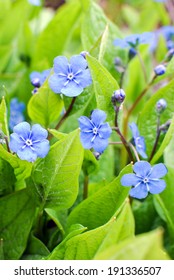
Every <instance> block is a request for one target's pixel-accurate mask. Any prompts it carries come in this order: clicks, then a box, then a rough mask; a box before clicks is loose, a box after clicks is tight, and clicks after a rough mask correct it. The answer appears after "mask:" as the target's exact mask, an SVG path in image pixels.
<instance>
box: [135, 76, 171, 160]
mask: <svg viewBox="0 0 174 280" xmlns="http://www.w3.org/2000/svg"><path fill="white" fill-rule="evenodd" d="M173 91H174V80H172V81H171V82H170V83H169V84H168V85H167V86H165V87H163V88H160V89H159V90H158V91H157V92H156V93H155V94H154V95H153V96H152V97H151V98H150V100H149V101H148V102H147V103H146V105H145V106H144V109H143V110H142V112H141V113H140V114H139V118H138V127H139V130H140V134H141V135H142V136H144V137H145V143H146V148H147V154H148V155H150V153H151V151H152V148H153V146H154V143H155V139H156V129H157V114H156V109H155V105H156V102H157V101H158V100H159V99H161V98H164V99H165V100H166V102H167V108H166V109H165V111H164V112H163V113H162V114H161V118H160V123H161V124H164V123H166V122H167V121H168V120H169V119H171V118H172V117H173V107H174V98H173ZM172 131H173V123H172V126H171V129H169V131H168V135H166V138H164V144H163V145H162V147H161V148H160V152H159V154H158V155H156V157H155V158H154V160H153V162H154V161H155V160H157V159H158V158H159V156H160V155H161V153H162V152H163V150H164V148H165V145H167V144H168V143H169V141H170V139H171V137H172ZM161 136H163V135H161ZM162 141H163V137H161V138H160V141H159V145H158V148H159V146H160V145H161V142H162ZM157 150H158V149H157Z"/></svg>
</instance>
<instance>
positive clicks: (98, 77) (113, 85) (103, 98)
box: [87, 56, 118, 121]
mask: <svg viewBox="0 0 174 280" xmlns="http://www.w3.org/2000/svg"><path fill="white" fill-rule="evenodd" d="M87 61H88V65H89V69H90V71H91V75H92V79H93V84H94V91H95V96H96V101H97V108H99V109H101V110H103V111H106V112H107V113H108V120H109V121H110V120H111V119H113V116H114V109H113V107H112V105H111V96H112V94H113V92H114V91H115V90H116V89H118V84H117V82H116V80H115V79H114V78H113V77H112V76H111V74H110V73H109V72H108V71H107V70H106V68H104V67H103V66H102V65H101V64H100V63H99V62H98V61H97V60H96V59H95V58H93V57H91V56H88V57H87Z"/></svg>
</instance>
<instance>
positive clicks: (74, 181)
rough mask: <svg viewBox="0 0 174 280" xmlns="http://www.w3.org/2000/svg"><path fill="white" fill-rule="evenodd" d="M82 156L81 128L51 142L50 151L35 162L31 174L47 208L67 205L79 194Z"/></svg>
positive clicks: (58, 207)
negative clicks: (52, 143) (53, 142)
mask: <svg viewBox="0 0 174 280" xmlns="http://www.w3.org/2000/svg"><path fill="white" fill-rule="evenodd" d="M82 160H83V147H82V145H81V143H80V138H79V130H75V131H73V132H72V133H70V134H68V135H67V136H66V137H64V138H62V139H61V140H60V141H58V142H56V143H55V144H54V145H52V146H51V149H50V151H49V153H48V155H47V156H46V157H45V158H44V159H41V160H40V161H38V162H36V165H35V169H34V171H33V174H32V178H33V183H34V186H35V188H36V191H37V193H38V195H39V197H40V199H41V201H42V203H43V204H44V206H45V208H51V209H56V210H58V209H67V208H69V207H71V206H72V204H73V203H74V201H75V199H76V197H77V194H78V177H79V173H80V169H81V165H82Z"/></svg>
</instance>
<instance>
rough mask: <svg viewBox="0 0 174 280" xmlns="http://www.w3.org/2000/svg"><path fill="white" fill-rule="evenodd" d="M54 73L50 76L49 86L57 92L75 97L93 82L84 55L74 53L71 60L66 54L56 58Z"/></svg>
mask: <svg viewBox="0 0 174 280" xmlns="http://www.w3.org/2000/svg"><path fill="white" fill-rule="evenodd" d="M53 70H54V73H53V75H51V76H50V78H49V86H50V88H51V89H52V91H54V92H55V93H59V94H60V93H63V94H64V95H66V96H69V97H74V96H78V95H79V94H81V93H82V91H83V89H84V88H85V87H87V86H89V85H90V84H91V83H92V79H91V75H90V71H89V69H88V65H87V61H86V59H85V58H84V57H83V55H74V56H72V57H71V58H70V61H68V59H67V58H66V57H65V56H58V57H56V58H55V59H54V67H53Z"/></svg>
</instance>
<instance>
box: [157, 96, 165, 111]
mask: <svg viewBox="0 0 174 280" xmlns="http://www.w3.org/2000/svg"><path fill="white" fill-rule="evenodd" d="M166 107H167V102H166V100H165V99H163V98H161V99H159V100H158V102H157V103H156V111H157V113H159V114H161V113H162V112H163V111H164V110H165V109H166Z"/></svg>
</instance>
